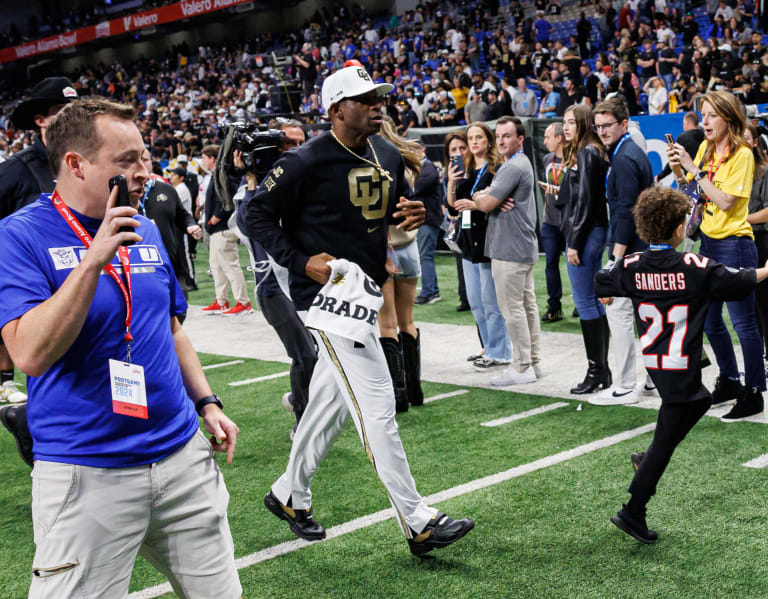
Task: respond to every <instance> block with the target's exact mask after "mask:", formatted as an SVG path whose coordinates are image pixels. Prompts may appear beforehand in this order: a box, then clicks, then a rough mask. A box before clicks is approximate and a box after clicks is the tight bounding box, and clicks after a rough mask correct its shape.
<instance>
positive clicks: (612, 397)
mask: <svg viewBox="0 0 768 599" xmlns="http://www.w3.org/2000/svg"><path fill="white" fill-rule="evenodd" d="M638 401H640V393H639V392H638V390H637V387H632V388H631V389H624V388H623V387H611V388H610V389H606V390H605V391H603V392H601V393H598V394H597V395H595V396H593V397H590V398H589V399H588V400H587V402H588V403H590V404H592V405H593V406H624V405H627V404H633V403H637V402H638Z"/></svg>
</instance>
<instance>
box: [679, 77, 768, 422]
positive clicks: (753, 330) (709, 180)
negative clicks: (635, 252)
mask: <svg viewBox="0 0 768 599" xmlns="http://www.w3.org/2000/svg"><path fill="white" fill-rule="evenodd" d="M701 116H702V123H703V126H704V134H705V136H706V139H705V140H704V141H703V142H702V143H701V145H700V146H699V151H698V152H697V153H696V157H695V158H693V159H691V157H690V156H689V155H688V153H687V152H686V151H685V148H683V146H681V145H680V144H674V145H672V146H670V148H669V149H668V150H667V155H668V157H669V161H670V162H671V163H672V165H673V166H674V165H675V164H680V165H681V166H682V167H683V168H684V169H685V170H686V171H687V173H688V178H689V179H691V180H695V181H697V182H698V184H699V187H700V189H701V192H702V193H703V194H704V195H705V196H706V199H707V203H706V205H705V207H704V215H703V219H702V221H701V255H702V256H707V257H708V258H711V259H713V260H716V261H717V262H720V263H722V264H725V265H726V266H732V267H735V268H745V267H747V268H756V267H757V247H756V246H755V242H754V233H753V232H752V226H751V225H750V224H749V223H748V222H747V215H748V213H749V196H750V194H751V193H752V180H753V177H754V170H755V158H754V156H753V155H752V148H750V146H749V144H748V143H747V142H746V140H745V139H744V129H745V127H746V121H745V119H744V114H743V112H742V110H741V105H740V104H739V101H738V100H737V99H736V97H735V96H734V95H733V94H732V93H730V92H726V91H715V92H710V93H708V94H706V95H705V96H703V97H702V100H701ZM727 306H728V313H729V315H730V317H731V322H732V323H733V327H734V329H735V330H736V334H737V335H738V337H739V342H740V343H741V351H742V355H743V357H744V374H745V377H744V378H745V381H744V383H745V384H744V387H742V386H741V383H740V381H739V369H738V365H737V363H736V354H735V353H734V350H733V343H732V342H731V336H730V334H729V333H728V330H727V328H726V326H725V323H724V321H723V303H722V302H713V303H712V304H711V305H710V307H709V312H708V313H707V319H706V321H705V323H704V331H705V332H706V333H707V338H708V339H709V342H710V344H711V345H712V349H713V350H714V352H715V357H716V358H717V364H718V367H719V368H720V375H719V376H718V378H717V383H716V384H715V389H714V391H713V392H712V404H713V405H718V404H720V405H723V404H724V403H725V402H730V401H732V400H734V399H735V400H737V401H736V405H735V406H734V407H733V408H732V409H731V411H730V412H728V414H726V415H725V416H723V417H722V418H721V420H722V421H723V422H735V421H737V420H741V419H742V418H746V417H747V416H752V415H754V414H758V413H760V412H762V410H763V395H762V391H765V366H764V363H763V354H762V344H761V341H760V332H759V330H758V327H757V319H756V317H755V296H754V293H752V294H751V295H750V296H749V297H748V298H747V299H744V300H741V301H731V302H727Z"/></svg>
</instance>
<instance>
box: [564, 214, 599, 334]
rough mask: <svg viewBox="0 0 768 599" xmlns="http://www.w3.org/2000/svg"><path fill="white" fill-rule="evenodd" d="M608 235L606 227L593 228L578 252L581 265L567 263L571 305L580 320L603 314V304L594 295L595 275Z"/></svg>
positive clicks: (591, 318)
mask: <svg viewBox="0 0 768 599" xmlns="http://www.w3.org/2000/svg"><path fill="white" fill-rule="evenodd" d="M607 235H608V229H607V228H606V227H595V228H594V229H592V230H591V231H590V232H589V235H588V236H587V241H586V243H585V244H584V249H583V250H582V251H581V252H579V260H580V261H581V264H580V265H579V266H574V265H573V264H571V263H570V262H569V263H568V278H569V279H570V281H571V289H572V290H573V303H575V304H576V309H577V310H578V311H579V318H581V320H594V319H595V318H600V317H601V316H602V315H603V314H605V308H604V307H603V304H601V303H600V301H599V300H598V299H597V296H596V295H595V275H596V274H597V271H599V270H600V266H601V264H602V256H603V249H604V248H605V240H606V237H607Z"/></svg>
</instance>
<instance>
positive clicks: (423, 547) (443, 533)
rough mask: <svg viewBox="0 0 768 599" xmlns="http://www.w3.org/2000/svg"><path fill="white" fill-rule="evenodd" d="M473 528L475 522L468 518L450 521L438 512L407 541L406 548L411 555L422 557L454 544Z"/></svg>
mask: <svg viewBox="0 0 768 599" xmlns="http://www.w3.org/2000/svg"><path fill="white" fill-rule="evenodd" d="M474 527H475V522H474V521H473V520H470V519H469V518H465V519H464V520H452V519H451V518H449V517H448V516H446V515H445V514H444V513H443V512H438V513H437V514H435V516H434V517H433V518H432V520H430V522H429V524H427V526H426V528H425V529H424V530H423V531H421V533H419V534H417V535H416V534H415V535H414V536H413V538H412V539H408V547H409V548H410V550H411V553H413V555H424V554H425V553H429V552H430V551H432V550H433V549H440V548H441V547H447V546H448V545H450V544H451V543H455V542H456V541H458V540H459V539H460V538H461V537H463V536H464V535H465V534H467V533H468V532H469V531H470V530H472V529H473V528H474Z"/></svg>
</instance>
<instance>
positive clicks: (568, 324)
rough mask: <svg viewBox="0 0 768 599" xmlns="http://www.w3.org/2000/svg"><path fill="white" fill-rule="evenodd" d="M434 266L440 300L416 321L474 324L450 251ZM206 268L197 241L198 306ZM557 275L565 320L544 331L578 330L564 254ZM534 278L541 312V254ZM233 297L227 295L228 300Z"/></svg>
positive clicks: (421, 310)
mask: <svg viewBox="0 0 768 599" xmlns="http://www.w3.org/2000/svg"><path fill="white" fill-rule="evenodd" d="M240 263H241V264H243V265H246V264H248V252H247V250H246V249H245V247H244V246H242V245H241V246H240ZM435 266H436V269H437V281H438V285H439V287H440V297H441V298H442V300H441V301H439V302H437V303H435V304H431V305H429V306H415V312H414V315H415V317H416V320H422V321H427V322H435V323H442V324H466V325H473V324H474V323H475V321H474V319H473V318H472V313H471V312H469V311H467V312H456V306H458V305H459V291H458V290H459V284H458V276H457V273H456V260H455V259H454V257H453V254H449V253H447V252H441V253H439V254H438V255H437V256H435ZM207 270H208V250H207V249H206V248H205V247H204V246H203V245H202V244H198V250H197V261H196V273H197V284H198V288H199V289H198V291H193V292H192V293H190V294H189V303H191V304H194V305H198V306H207V305H208V304H210V303H211V302H212V301H213V299H214V295H215V293H214V290H213V278H212V277H211V275H209V274H207V272H206V271H207ZM560 275H561V276H560V278H561V281H562V282H563V300H562V302H563V312H564V313H565V315H566V318H565V319H564V320H561V321H560V322H556V323H553V324H547V325H544V330H546V331H558V332H563V333H580V332H581V328H580V327H579V321H578V319H576V318H571V317H570V315H571V312H573V297H572V296H571V284H570V282H569V281H568V273H567V272H566V270H565V257H563V258H562V259H561V260H560ZM534 279H535V283H534V284H535V288H536V299H537V301H538V304H539V312H540V313H541V314H542V315H543V314H544V313H545V312H546V309H547V284H546V280H545V278H544V256H541V257H540V258H539V261H538V262H537V263H536V266H535V268H534ZM245 280H246V282H248V289H249V291H252V290H253V283H252V282H251V281H253V275H252V274H251V273H249V272H245ZM231 301H232V298H231V297H230V302H231Z"/></svg>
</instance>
